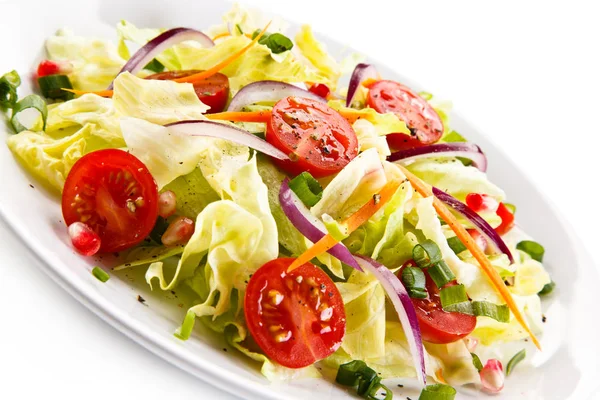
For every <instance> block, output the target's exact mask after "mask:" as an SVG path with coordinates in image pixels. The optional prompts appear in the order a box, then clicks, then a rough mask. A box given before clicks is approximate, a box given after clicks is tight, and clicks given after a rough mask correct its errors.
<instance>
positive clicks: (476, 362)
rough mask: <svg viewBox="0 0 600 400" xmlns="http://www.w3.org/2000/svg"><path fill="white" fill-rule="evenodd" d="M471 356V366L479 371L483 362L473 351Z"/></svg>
mask: <svg viewBox="0 0 600 400" xmlns="http://www.w3.org/2000/svg"><path fill="white" fill-rule="evenodd" d="M471 357H472V358H473V366H474V367H475V368H476V369H477V372H481V370H482V369H483V364H482V363H481V360H480V359H479V356H478V355H477V354H475V353H471Z"/></svg>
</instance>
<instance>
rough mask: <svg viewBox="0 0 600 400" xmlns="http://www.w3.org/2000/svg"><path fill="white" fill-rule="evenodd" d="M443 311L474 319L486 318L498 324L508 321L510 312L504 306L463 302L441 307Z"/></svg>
mask: <svg viewBox="0 0 600 400" xmlns="http://www.w3.org/2000/svg"><path fill="white" fill-rule="evenodd" d="M443 309H444V311H449V312H459V313H461V314H468V315H474V316H476V317H488V318H492V319H495V320H496V321H498V322H502V323H508V322H509V321H510V310H509V309H508V306H507V305H506V304H494V303H490V302H488V301H463V302H459V303H454V304H449V305H448V306H446V307H443Z"/></svg>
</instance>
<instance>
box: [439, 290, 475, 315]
mask: <svg viewBox="0 0 600 400" xmlns="http://www.w3.org/2000/svg"><path fill="white" fill-rule="evenodd" d="M440 301H441V303H442V308H443V309H446V308H447V307H448V306H451V305H453V304H459V303H464V302H468V301H469V296H467V291H466V290H465V286H464V285H454V286H448V287H445V288H443V289H442V290H440Z"/></svg>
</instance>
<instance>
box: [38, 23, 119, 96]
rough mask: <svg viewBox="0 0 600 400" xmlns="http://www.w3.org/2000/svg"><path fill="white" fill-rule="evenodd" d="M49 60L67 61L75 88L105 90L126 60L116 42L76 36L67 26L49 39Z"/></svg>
mask: <svg viewBox="0 0 600 400" xmlns="http://www.w3.org/2000/svg"><path fill="white" fill-rule="evenodd" d="M46 51H47V52H48V57H49V59H50V60H56V61H68V62H70V63H71V65H72V66H73V70H72V71H71V72H70V73H69V74H68V76H69V79H70V80H71V83H72V84H73V87H74V88H75V89H79V90H85V91H97V90H105V89H106V88H107V87H108V85H110V83H111V82H112V80H113V79H114V78H115V76H117V74H118V73H119V71H121V68H122V67H123V65H124V64H125V59H123V58H122V57H121V56H120V55H119V52H118V50H117V46H115V44H114V43H112V42H109V41H106V40H101V39H94V38H86V37H81V36H76V35H75V34H74V33H73V32H71V31H70V30H68V29H61V30H59V31H58V32H57V33H56V35H54V36H51V37H50V38H48V40H46Z"/></svg>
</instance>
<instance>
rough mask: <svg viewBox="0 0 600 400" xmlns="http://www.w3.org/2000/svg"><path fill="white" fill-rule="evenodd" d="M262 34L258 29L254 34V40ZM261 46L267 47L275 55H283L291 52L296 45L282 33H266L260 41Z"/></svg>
mask: <svg viewBox="0 0 600 400" xmlns="http://www.w3.org/2000/svg"><path fill="white" fill-rule="evenodd" d="M259 33H260V29H257V30H255V31H254V33H253V34H252V39H255V38H256V37H257V36H258V34H259ZM258 43H259V44H264V45H265V46H267V47H268V48H269V49H270V50H271V52H272V53H273V54H279V53H283V52H284V51H288V50H291V49H292V48H293V47H294V43H293V42H292V41H291V40H290V39H289V38H288V37H287V36H285V35H282V34H281V33H268V32H266V33H265V34H264V35H263V36H262V37H261V38H260V39H259V40H258Z"/></svg>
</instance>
